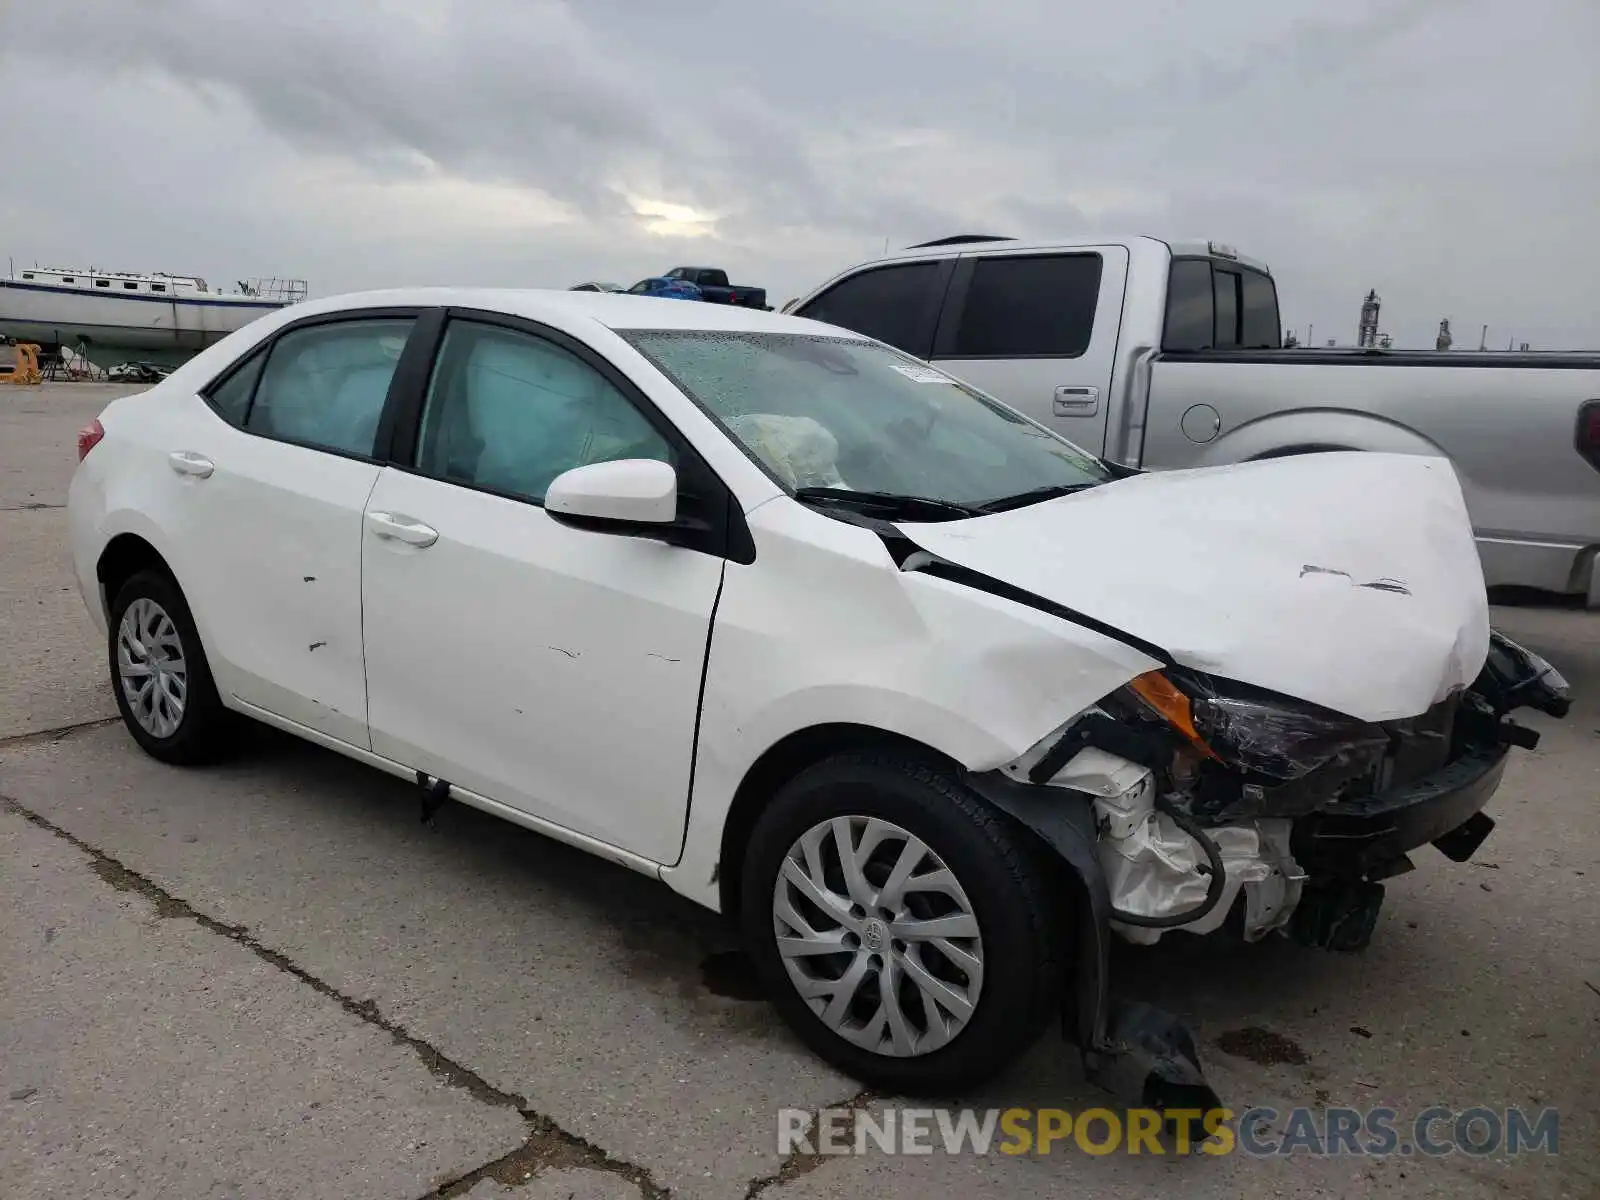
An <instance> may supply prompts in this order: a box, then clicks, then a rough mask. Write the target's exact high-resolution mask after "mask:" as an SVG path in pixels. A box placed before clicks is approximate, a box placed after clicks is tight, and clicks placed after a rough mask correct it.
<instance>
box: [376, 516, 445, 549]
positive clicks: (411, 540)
mask: <svg viewBox="0 0 1600 1200" xmlns="http://www.w3.org/2000/svg"><path fill="white" fill-rule="evenodd" d="M367 528H368V529H370V530H372V532H373V533H374V534H376V535H377V536H378V537H381V538H383V539H385V540H386V541H392V542H404V543H405V544H406V545H408V546H416V547H418V548H419V549H420V548H424V547H427V546H431V545H433V544H434V543H435V542H437V541H438V540H439V531H438V530H437V529H435V528H434V527H433V526H431V525H424V524H423V523H422V522H421V521H413V520H412V519H411V518H410V517H402V516H398V515H396V514H395V513H386V512H369V513H368V514H367Z"/></svg>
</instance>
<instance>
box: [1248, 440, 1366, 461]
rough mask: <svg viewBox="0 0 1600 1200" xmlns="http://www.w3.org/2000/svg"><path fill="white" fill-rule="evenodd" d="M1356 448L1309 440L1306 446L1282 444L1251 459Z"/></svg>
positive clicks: (1257, 459) (1285, 456) (1258, 459)
mask: <svg viewBox="0 0 1600 1200" xmlns="http://www.w3.org/2000/svg"><path fill="white" fill-rule="evenodd" d="M1355 449H1356V447H1355V446H1334V445H1329V444H1326V443H1323V442H1309V443H1307V444H1306V445H1304V446H1282V447H1280V448H1279V449H1277V450H1264V451H1262V452H1261V453H1260V454H1257V455H1255V456H1253V457H1252V458H1251V459H1250V461H1251V462H1259V461H1260V460H1261V459H1263V458H1288V457H1289V456H1290V455H1293V454H1328V453H1334V452H1338V451H1345V450H1355Z"/></svg>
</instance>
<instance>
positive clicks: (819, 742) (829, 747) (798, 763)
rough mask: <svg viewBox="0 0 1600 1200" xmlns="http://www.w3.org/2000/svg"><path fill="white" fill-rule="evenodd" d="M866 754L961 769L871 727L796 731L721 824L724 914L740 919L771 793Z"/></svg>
mask: <svg viewBox="0 0 1600 1200" xmlns="http://www.w3.org/2000/svg"><path fill="white" fill-rule="evenodd" d="M861 750H896V751H900V752H901V753H906V754H910V755H912V756H914V757H917V758H922V759H925V760H928V761H930V762H934V763H937V764H938V765H939V766H942V767H956V766H957V764H956V763H955V762H954V760H952V759H951V758H950V757H949V756H948V755H946V754H941V753H939V751H937V750H935V749H933V748H932V747H931V746H927V745H924V744H923V743H922V742H919V741H917V740H916V739H915V738H909V737H905V736H904V735H902V734H898V733H891V732H889V731H888V730H886V729H877V728H874V727H873V726H871V725H853V724H846V723H837V724H831V725H813V726H811V727H810V728H809V729H801V730H797V731H795V732H794V733H791V734H789V735H788V736H787V737H785V738H782V739H781V740H779V741H778V742H776V743H775V744H774V745H772V746H771V747H769V748H768V749H767V751H766V753H764V754H763V755H762V756H761V757H760V758H758V759H756V761H755V762H754V763H753V764H752V765H751V767H750V769H749V770H748V771H746V772H745V776H744V779H743V780H742V781H740V783H739V788H738V790H737V791H736V792H734V795H733V803H732V804H731V805H730V806H729V808H728V815H727V818H726V819H725V820H724V821H723V823H722V846H721V849H720V851H719V853H718V856H717V864H718V865H717V887H718V891H719V895H720V902H721V905H722V912H723V914H724V915H725V916H726V917H728V919H730V920H737V918H738V912H739V895H740V884H741V882H742V879H741V877H742V875H743V873H744V850H745V844H746V843H747V842H748V841H749V840H750V832H751V830H753V829H754V828H755V825H756V818H757V817H759V816H760V815H761V810H762V808H763V806H765V804H766V803H767V801H768V800H770V799H771V798H772V794H773V793H774V792H776V791H777V790H778V789H779V788H780V787H782V786H783V785H784V784H785V783H787V782H788V781H789V780H791V779H793V778H794V777H795V776H796V775H798V774H800V772H801V771H804V770H805V769H806V768H807V767H809V766H812V765H814V764H816V763H819V762H822V761H823V760H824V759H826V758H831V757H832V756H833V755H835V754H843V753H846V752H848V751H861Z"/></svg>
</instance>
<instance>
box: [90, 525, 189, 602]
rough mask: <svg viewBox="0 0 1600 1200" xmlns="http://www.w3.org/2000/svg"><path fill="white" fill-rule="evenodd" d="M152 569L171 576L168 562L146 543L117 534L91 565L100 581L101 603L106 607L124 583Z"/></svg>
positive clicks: (134, 535) (134, 534) (140, 538)
mask: <svg viewBox="0 0 1600 1200" xmlns="http://www.w3.org/2000/svg"><path fill="white" fill-rule="evenodd" d="M151 568H154V569H155V570H158V571H163V572H165V573H166V574H167V575H169V576H171V575H172V568H171V567H169V566H168V565H167V560H166V559H164V558H162V557H161V554H160V552H159V551H157V550H156V548H155V547H154V546H152V545H151V544H150V543H149V542H147V541H145V540H144V539H143V538H142V537H140V536H139V535H138V534H136V533H119V534H118V535H117V536H116V537H114V538H112V539H111V541H110V542H109V543H108V544H107V545H106V548H105V549H104V550H102V551H101V552H100V560H99V561H98V562H97V563H95V565H94V573H95V576H96V577H97V578H98V579H99V580H100V589H101V593H102V595H101V603H102V604H103V605H104V606H106V607H107V608H109V607H110V605H111V601H112V600H113V599H114V598H115V597H116V594H117V592H118V591H120V590H121V588H122V585H123V584H125V583H127V582H128V580H129V579H131V578H133V576H135V575H136V574H138V573H139V572H140V571H145V570H149V569H151ZM174 578H175V577H174Z"/></svg>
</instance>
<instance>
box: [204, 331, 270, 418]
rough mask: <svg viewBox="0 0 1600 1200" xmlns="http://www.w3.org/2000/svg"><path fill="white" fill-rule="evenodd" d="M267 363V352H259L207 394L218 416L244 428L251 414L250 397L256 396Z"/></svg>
mask: <svg viewBox="0 0 1600 1200" xmlns="http://www.w3.org/2000/svg"><path fill="white" fill-rule="evenodd" d="M266 361H267V352H266V351H265V350H257V351H256V352H255V353H254V354H252V355H251V356H250V357H249V358H248V359H246V360H245V362H244V365H243V366H240V367H236V368H234V370H233V372H232V373H231V374H229V375H228V376H227V377H226V378H224V379H223V380H222V382H221V383H218V384H215V385H213V386H212V388H211V389H210V390H209V391H208V392H207V393H206V398H207V399H208V400H209V401H210V402H211V407H212V408H214V409H215V410H216V411H217V415H218V416H220V417H221V418H222V419H223V420H224V421H226V422H227V423H228V424H230V425H238V426H241V427H242V426H243V425H244V421H245V417H246V416H248V415H249V412H250V397H251V396H252V395H254V394H255V390H256V380H257V379H259V378H261V364H262V363H264V362H266Z"/></svg>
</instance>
